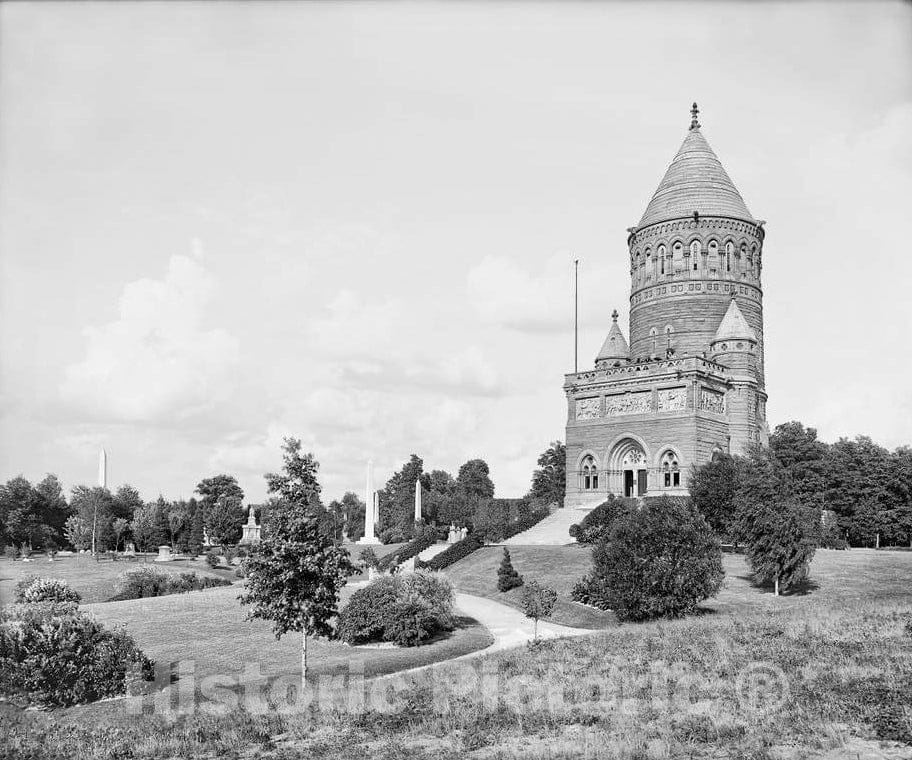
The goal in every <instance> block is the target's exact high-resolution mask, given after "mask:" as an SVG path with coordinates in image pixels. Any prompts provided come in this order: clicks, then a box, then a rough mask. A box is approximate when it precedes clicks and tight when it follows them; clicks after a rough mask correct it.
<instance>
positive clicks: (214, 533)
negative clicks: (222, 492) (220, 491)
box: [206, 496, 245, 549]
mask: <svg viewBox="0 0 912 760" xmlns="http://www.w3.org/2000/svg"><path fill="white" fill-rule="evenodd" d="M244 519H245V514H244V505H243V504H241V502H240V501H239V500H238V499H237V498H235V497H233V496H222V497H220V498H219V500H218V501H217V502H216V503H215V504H214V505H213V506H212V507H210V508H209V509H208V510H207V512H206V530H207V531H208V532H209V540H210V541H212V543H214V544H218V545H219V546H221V547H222V549H225V547H227V546H229V545H231V544H236V543H237V542H238V541H240V539H241V535H242V534H243V526H244Z"/></svg>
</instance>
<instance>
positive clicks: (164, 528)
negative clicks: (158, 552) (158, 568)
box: [152, 494, 171, 548]
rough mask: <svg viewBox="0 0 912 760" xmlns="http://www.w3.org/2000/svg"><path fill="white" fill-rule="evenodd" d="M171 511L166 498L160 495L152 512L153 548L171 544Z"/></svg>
mask: <svg viewBox="0 0 912 760" xmlns="http://www.w3.org/2000/svg"><path fill="white" fill-rule="evenodd" d="M169 511H170V505H169V504H168V502H167V501H165V497H164V496H162V495H161V494H159V495H158V499H156V501H155V506H154V508H153V510H152V541H153V544H152V547H153V548H155V547H158V546H163V545H164V544H168V543H170V538H171V523H170V522H169V520H168V512H169Z"/></svg>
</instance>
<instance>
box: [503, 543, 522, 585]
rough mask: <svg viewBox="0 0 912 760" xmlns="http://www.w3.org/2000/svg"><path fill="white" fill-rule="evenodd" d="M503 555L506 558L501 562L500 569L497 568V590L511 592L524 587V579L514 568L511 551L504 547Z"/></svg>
mask: <svg viewBox="0 0 912 760" xmlns="http://www.w3.org/2000/svg"><path fill="white" fill-rule="evenodd" d="M503 553H504V556H503V559H502V560H501V561H500V567H498V568H497V590H498V591H509V590H510V589H512V588H519V587H520V586H522V585H523V577H522V576H521V575H520V574H519V573H517V572H516V568H514V567H513V561H512V560H511V559H510V550H509V549H507V547H504V550H503Z"/></svg>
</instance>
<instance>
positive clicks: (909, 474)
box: [887, 446, 912, 546]
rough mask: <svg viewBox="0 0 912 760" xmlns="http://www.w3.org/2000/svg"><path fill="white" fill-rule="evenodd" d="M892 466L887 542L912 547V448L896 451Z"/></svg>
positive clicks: (902, 447)
mask: <svg viewBox="0 0 912 760" xmlns="http://www.w3.org/2000/svg"><path fill="white" fill-rule="evenodd" d="M890 465H891V466H890V474H889V481H888V483H887V493H888V504H889V510H888V513H887V521H888V525H889V528H888V531H887V540H888V541H889V542H890V543H892V544H907V545H909V546H912V447H909V446H901V447H899V448H898V449H896V451H894V452H893V454H892V456H891V462H890Z"/></svg>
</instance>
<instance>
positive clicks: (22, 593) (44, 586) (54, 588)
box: [16, 575, 82, 604]
mask: <svg viewBox="0 0 912 760" xmlns="http://www.w3.org/2000/svg"><path fill="white" fill-rule="evenodd" d="M81 600H82V597H81V596H80V595H79V594H78V593H77V592H76V591H74V590H73V589H71V588H70V587H69V585H68V584H67V582H66V581H62V580H59V579H57V578H40V577H38V576H37V575H27V576H26V577H25V578H22V579H21V580H20V581H19V582H18V583H17V584H16V601H17V602H21V603H23V604H37V603H40V602H62V603H66V604H79V602H80V601H81Z"/></svg>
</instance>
